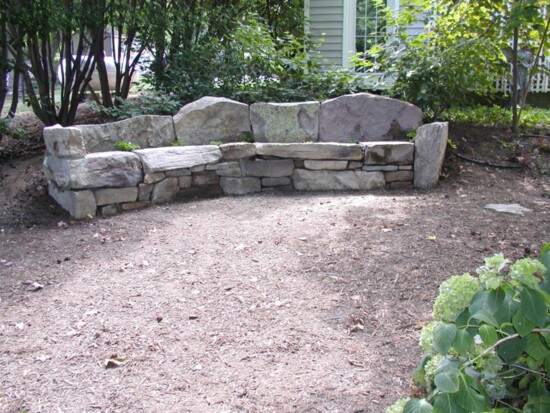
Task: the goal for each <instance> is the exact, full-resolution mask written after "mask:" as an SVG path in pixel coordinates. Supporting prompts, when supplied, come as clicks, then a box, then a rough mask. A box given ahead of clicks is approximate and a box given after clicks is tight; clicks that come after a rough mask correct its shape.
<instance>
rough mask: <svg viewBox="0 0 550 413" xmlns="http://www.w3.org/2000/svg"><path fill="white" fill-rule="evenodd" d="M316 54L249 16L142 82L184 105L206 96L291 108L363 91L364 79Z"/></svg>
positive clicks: (177, 54)
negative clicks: (291, 104) (275, 34)
mask: <svg viewBox="0 0 550 413" xmlns="http://www.w3.org/2000/svg"><path fill="white" fill-rule="evenodd" d="M314 49H315V47H314V45H313V44H312V42H311V41H310V40H309V39H308V38H298V37H296V36H292V35H290V34H286V35H285V36H282V37H273V36H272V35H271V34H270V31H269V28H268V26H267V25H266V24H265V23H264V22H263V21H262V20H261V18H259V17H258V16H257V15H256V14H246V15H244V16H243V17H242V20H240V21H238V22H234V24H232V25H231V26H230V27H228V28H227V32H226V33H225V34H224V36H223V37H222V38H218V37H208V38H206V37H203V38H199V39H197V41H196V42H194V43H192V44H190V45H188V47H185V48H182V49H180V50H178V51H177V52H175V53H174V54H172V55H171V56H169V58H168V59H169V62H168V63H169V64H168V65H167V67H166V71H165V73H164V74H163V76H162V77H159V76H157V77H154V76H145V77H144V82H145V83H147V84H149V85H151V86H153V87H154V88H155V89H157V90H160V91H165V92H169V93H173V94H174V96H175V97H177V99H179V101H180V102H181V103H182V104H183V103H188V102H191V101H194V100H197V99H199V98H201V97H203V96H219V97H227V98H230V99H234V100H237V101H240V102H245V103H253V102H262V101H263V102H265V101H271V102H289V101H302V100H311V99H325V98H328V97H334V96H339V95H341V94H345V93H350V92H356V91H359V90H365V87H364V86H363V82H362V78H361V77H359V76H357V75H356V74H355V73H353V72H352V71H349V70H345V69H332V68H330V67H328V66H327V65H326V63H325V61H323V60H322V59H321V58H320V57H319V56H318V54H317V53H316V52H315V50H314Z"/></svg>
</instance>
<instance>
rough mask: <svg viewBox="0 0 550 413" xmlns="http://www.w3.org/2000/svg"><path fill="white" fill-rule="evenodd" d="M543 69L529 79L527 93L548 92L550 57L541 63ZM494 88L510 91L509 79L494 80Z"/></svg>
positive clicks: (549, 86) (549, 90) (549, 88)
mask: <svg viewBox="0 0 550 413" xmlns="http://www.w3.org/2000/svg"><path fill="white" fill-rule="evenodd" d="M542 64H543V65H544V70H539V73H536V74H535V76H533V79H532V80H531V87H530V88H529V93H548V92H550V76H549V73H550V58H548V59H546V60H544V62H543V63H542ZM496 88H497V90H498V91H499V92H504V93H508V92H509V91H510V80H508V79H505V78H502V79H498V80H497V82H496Z"/></svg>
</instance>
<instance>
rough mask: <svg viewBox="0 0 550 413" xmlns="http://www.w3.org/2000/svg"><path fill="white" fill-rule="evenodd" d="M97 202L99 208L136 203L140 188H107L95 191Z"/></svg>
mask: <svg viewBox="0 0 550 413" xmlns="http://www.w3.org/2000/svg"><path fill="white" fill-rule="evenodd" d="M94 195H95V202H96V204H97V205H98V206H100V205H109V204H120V203H123V202H135V201H136V200H137V198H138V188H137V187H131V188H105V189H96V190H95V191H94Z"/></svg>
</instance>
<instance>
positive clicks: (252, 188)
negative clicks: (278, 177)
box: [220, 176, 262, 195]
mask: <svg viewBox="0 0 550 413" xmlns="http://www.w3.org/2000/svg"><path fill="white" fill-rule="evenodd" d="M220 185H221V187H222V190H223V192H224V193H225V194H227V195H245V194H250V193H253V192H260V191H261V190H262V185H261V183H260V178H250V177H244V178H231V177H225V176H223V177H221V178H220Z"/></svg>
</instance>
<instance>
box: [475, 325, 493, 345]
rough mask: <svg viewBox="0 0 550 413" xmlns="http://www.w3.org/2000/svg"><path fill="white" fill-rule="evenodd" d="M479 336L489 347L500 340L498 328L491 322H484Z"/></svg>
mask: <svg viewBox="0 0 550 413" xmlns="http://www.w3.org/2000/svg"><path fill="white" fill-rule="evenodd" d="M479 336H480V337H481V339H482V340H483V344H485V345H486V346H487V347H489V346H492V345H493V344H495V343H496V342H497V341H498V335H497V330H496V329H495V328H494V327H493V326H490V325H489V324H483V325H482V326H481V327H479Z"/></svg>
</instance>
